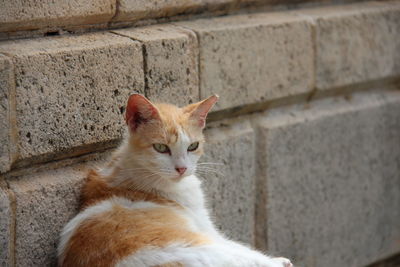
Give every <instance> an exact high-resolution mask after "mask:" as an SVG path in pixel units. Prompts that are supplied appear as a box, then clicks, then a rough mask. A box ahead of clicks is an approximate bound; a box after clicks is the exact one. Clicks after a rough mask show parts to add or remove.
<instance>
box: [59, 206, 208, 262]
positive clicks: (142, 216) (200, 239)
mask: <svg viewBox="0 0 400 267" xmlns="http://www.w3.org/2000/svg"><path fill="white" fill-rule="evenodd" d="M175 242H182V243H186V244H188V245H189V246H190V245H192V246H199V245H204V244H209V243H210V240H209V239H208V238H207V237H206V236H204V235H201V234H198V233H195V232H192V231H190V230H188V229H187V223H186V221H185V220H184V218H182V217H181V216H179V214H177V213H176V212H175V211H174V210H173V209H172V208H169V207H161V208H152V209H135V210H129V209H126V208H124V207H121V206H118V205H115V206H114V207H113V209H112V210H111V211H108V212H104V213H102V214H98V215H97V216H94V217H92V218H90V219H88V220H86V221H85V222H84V223H83V224H82V225H80V226H79V227H78V229H76V231H75V233H74V235H73V236H72V238H71V239H70V241H69V243H68V245H67V247H66V249H65V254H64V255H65V257H64V260H63V262H62V264H61V266H63V267H72V266H74V267H79V266H99V267H103V266H104V267H106V266H113V265H114V264H116V263H117V262H118V261H119V260H121V259H123V258H124V257H127V256H129V255H131V254H132V253H135V252H136V251H138V250H139V249H142V248H146V247H148V246H154V247H159V248H162V247H165V246H167V245H169V244H171V243H175ZM171 264H172V263H171ZM164 266H165V265H164ZM166 266H179V265H166Z"/></svg>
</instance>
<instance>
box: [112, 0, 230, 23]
mask: <svg viewBox="0 0 400 267" xmlns="http://www.w3.org/2000/svg"><path fill="white" fill-rule="evenodd" d="M234 2H236V0H164V1H158V0H120V1H119V3H120V5H119V7H118V12H117V14H116V16H115V17H114V18H113V21H137V20H140V19H146V18H147V19H149V18H162V17H170V16H175V15H180V14H184V13H193V12H198V11H201V10H213V9H217V8H221V7H225V6H229V5H230V4H232V3H234Z"/></svg>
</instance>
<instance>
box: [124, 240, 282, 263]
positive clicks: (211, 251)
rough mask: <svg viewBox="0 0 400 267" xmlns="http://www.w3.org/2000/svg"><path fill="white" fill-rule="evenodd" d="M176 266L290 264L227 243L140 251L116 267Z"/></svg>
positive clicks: (181, 245)
mask: <svg viewBox="0 0 400 267" xmlns="http://www.w3.org/2000/svg"><path fill="white" fill-rule="evenodd" d="M173 262H179V263H182V264H183V265H184V266H185V267H203V266H205V267H207V266H209V267H220V266H221V267H225V266H226V267H282V266H285V265H284V264H286V263H289V261H288V260H285V259H281V258H275V259H273V258H268V257H267V256H264V255H262V254H261V253H257V252H255V251H251V250H249V249H247V248H239V247H235V246H229V245H227V244H224V243H216V244H212V245H207V246H198V247H190V246H188V245H186V244H182V243H177V244H172V245H169V246H167V247H165V248H148V249H143V250H140V251H138V252H136V253H135V254H132V255H130V256H128V257H126V258H124V259H122V260H121V261H119V262H118V263H117V264H116V267H133V266H134V267H149V266H155V265H161V264H165V263H173ZM286 266H289V265H286Z"/></svg>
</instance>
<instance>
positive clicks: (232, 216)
mask: <svg viewBox="0 0 400 267" xmlns="http://www.w3.org/2000/svg"><path fill="white" fill-rule="evenodd" d="M223 124H224V126H223V127H221V128H216V129H209V130H207V132H206V136H207V145H206V147H205V156H204V159H203V160H202V162H203V163H206V162H208V163H211V164H200V165H199V171H198V173H199V176H200V177H203V183H204V190H205V191H206V195H207V196H208V197H209V201H210V202H209V207H210V208H212V214H214V215H215V222H216V224H217V226H218V227H219V229H221V230H222V232H223V233H225V234H227V236H229V237H231V238H233V239H235V240H239V241H242V242H245V243H248V244H253V241H254V205H255V204H254V201H255V194H254V190H255V177H254V164H253V162H254V153H253V151H254V133H253V131H252V129H251V128H250V126H249V124H248V123H243V122H237V123H229V122H228V123H225V122H224V123H223Z"/></svg>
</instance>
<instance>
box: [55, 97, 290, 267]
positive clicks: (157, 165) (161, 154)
mask: <svg viewBox="0 0 400 267" xmlns="http://www.w3.org/2000/svg"><path fill="white" fill-rule="evenodd" d="M217 100H218V97H217V96H211V97H210V98H208V99H206V100H203V101H201V102H198V103H195V104H191V105H188V106H186V107H184V108H178V107H176V106H173V105H168V104H152V103H151V102H150V101H149V100H147V99H146V98H145V97H144V96H142V95H139V94H133V95H131V96H130V98H129V100H128V104H127V108H126V116H125V119H126V123H127V126H128V131H127V136H126V137H125V139H124V142H123V143H122V145H121V146H120V148H119V149H118V150H117V151H116V153H115V154H114V156H113V158H112V160H111V161H110V163H109V164H108V165H107V166H106V167H104V168H103V169H101V170H98V171H91V172H90V173H89V175H88V177H87V180H86V183H85V185H84V187H83V189H82V208H81V212H80V213H79V214H78V215H77V216H76V217H75V218H73V219H72V220H71V221H70V222H69V223H68V224H67V225H66V226H65V227H64V229H63V231H62V233H61V240H60V244H59V248H58V256H59V266H62V267H79V266H93V267H94V266H96V267H101V266H118V267H123V266H132V267H134V266H137V267H142V266H164V267H166V266H227V267H231V266H241V267H242V266H265V267H291V266H292V264H291V263H290V261H289V260H288V259H285V258H270V257H268V256H266V255H264V254H262V253H261V252H258V251H256V250H252V249H250V248H248V247H247V246H244V245H242V244H239V243H236V242H233V241H231V240H229V239H227V238H226V237H224V236H223V235H222V234H221V233H220V232H218V230H217V229H216V227H215V226H214V224H213V222H212V221H211V219H210V216H209V212H208V210H207V208H206V207H205V200H204V195H203V192H202V189H201V182H200V180H199V179H198V178H197V177H196V176H195V172H196V164H197V161H198V159H199V158H200V156H201V154H202V153H203V145H204V137H203V133H202V130H203V128H204V126H205V120H206V116H207V113H208V112H209V111H210V109H211V108H212V107H213V105H214V104H215V102H216V101H217Z"/></svg>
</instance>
